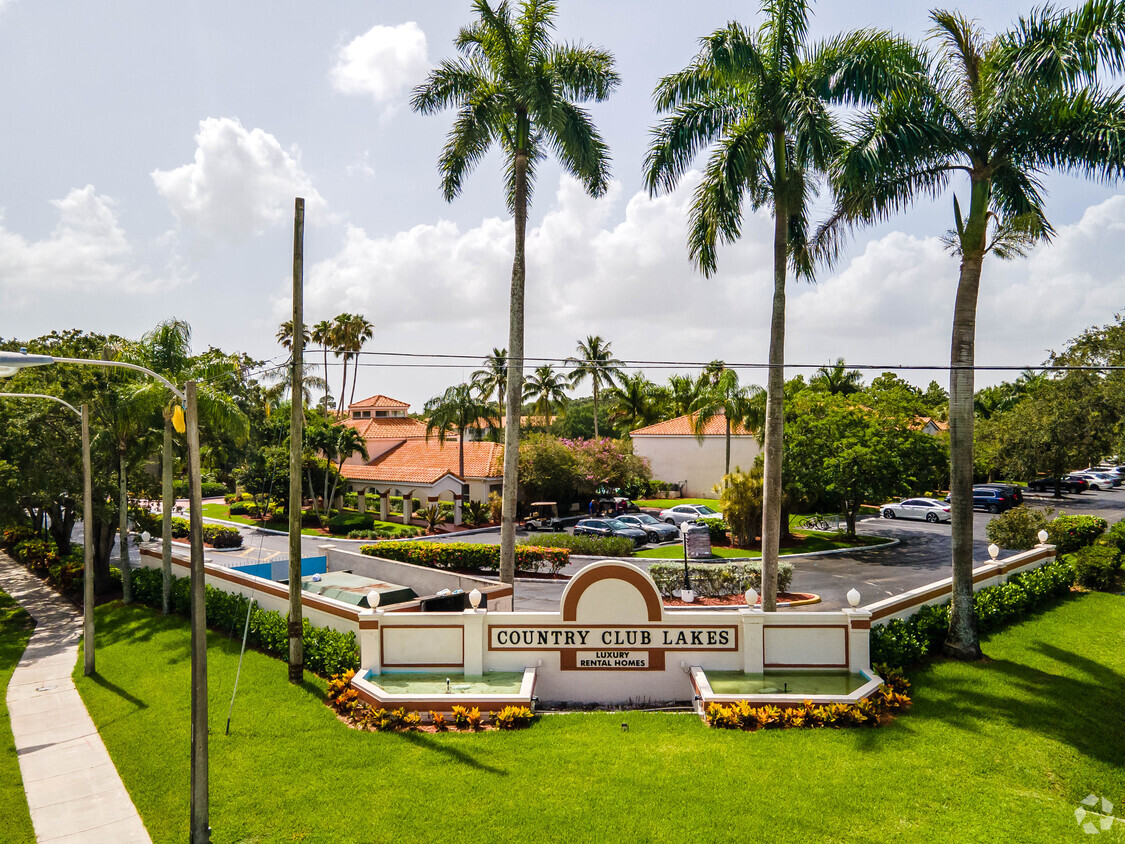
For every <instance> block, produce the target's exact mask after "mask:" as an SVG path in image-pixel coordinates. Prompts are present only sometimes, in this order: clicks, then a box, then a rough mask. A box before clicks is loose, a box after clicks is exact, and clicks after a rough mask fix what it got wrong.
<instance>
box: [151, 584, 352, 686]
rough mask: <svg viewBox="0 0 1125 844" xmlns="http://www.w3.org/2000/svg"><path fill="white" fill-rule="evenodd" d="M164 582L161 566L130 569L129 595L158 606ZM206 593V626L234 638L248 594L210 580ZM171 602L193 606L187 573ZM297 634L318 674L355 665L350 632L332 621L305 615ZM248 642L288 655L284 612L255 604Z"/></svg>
mask: <svg viewBox="0 0 1125 844" xmlns="http://www.w3.org/2000/svg"><path fill="white" fill-rule="evenodd" d="M163 583H164V576H163V573H162V572H161V571H160V569H150V568H141V569H136V570H135V571H134V572H133V596H134V598H135V599H136V600H137V602H138V603H141V604H147V605H148V606H150V607H156V608H160V607H161V605H162V595H163V591H162V590H163ZM206 594H207V598H206V607H207V626H208V627H210V628H212V629H213V630H216V631H219V632H221V633H224V634H226V635H227V636H230V637H231V638H233V639H236V640H237V639H239V638H241V636H242V628H243V625H244V624H245V623H246V604H247V599H246V598H244V597H243V596H242V595H235V594H232V593H230V592H224V591H222V590H221V589H215V588H214V587H211V586H208V587H207V589H206ZM171 607H172V611H173V612H175V613H177V614H179V615H184V616H186V615H188V613H189V611H190V609H191V580H190V578H187V577H175V576H173V578H172V595H171ZM301 638H302V639H303V641H304V643H305V667H306V668H308V669H309V670H310V671H312V672H314V673H316V674H319V675H321V676H322V677H331V676H332V675H333V674H339V673H341V672H343V671H348V670H353V671H354V670H357V669H358V668H359V644H358V643H357V642H356V638H355V634H354V633H341V632H340V631H339V630H333V629H332V628H331V627H314V626H313V625H312V624H310V623H309V620H308V619H307V618H306V619H304V631H303V633H302V635H301ZM246 643H247V644H248V645H249V646H250V647H252V648H255V649H256V650H260V651H262V652H263V653H267V654H269V655H270V656H276V657H278V658H279V659H281V660H282V661H288V656H289V634H288V631H287V628H286V617H285V616H283V615H282V614H281V613H278V612H273V611H270V610H263V609H262V608H261V607H259V606H258V605H257V604H255V605H254V609H253V610H252V611H251V613H250V628H249V632H248V633H247V636H246Z"/></svg>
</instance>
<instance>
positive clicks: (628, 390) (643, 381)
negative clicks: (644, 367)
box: [595, 372, 660, 430]
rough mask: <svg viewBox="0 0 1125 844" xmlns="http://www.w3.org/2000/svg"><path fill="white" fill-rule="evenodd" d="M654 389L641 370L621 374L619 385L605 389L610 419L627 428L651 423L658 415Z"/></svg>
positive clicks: (641, 426) (658, 410)
mask: <svg viewBox="0 0 1125 844" xmlns="http://www.w3.org/2000/svg"><path fill="white" fill-rule="evenodd" d="M656 390H657V387H656V385H655V384H653V383H652V382H651V381H649V380H648V378H646V377H645V374H644V373H643V372H637V373H634V374H633V375H622V376H621V380H620V385H619V386H616V387H611V388H610V389H609V390H607V391H606V397H607V398H608V399H609V407H610V419H612V420H613V421H614V422H624V423H626V424H627V425H628V426H629V430H634V429H636V428H643V427H644V426H645V425H651V424H652V423H653V422H655V421H656V420H657V419H658V418H659V416H660V406H659V404H658V403H657V400H656V396H657V393H656ZM595 418H597V417H595Z"/></svg>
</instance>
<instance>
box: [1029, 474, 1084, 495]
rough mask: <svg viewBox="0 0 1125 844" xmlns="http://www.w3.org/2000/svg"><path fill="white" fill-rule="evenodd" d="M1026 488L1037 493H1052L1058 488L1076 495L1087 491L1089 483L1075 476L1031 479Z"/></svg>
mask: <svg viewBox="0 0 1125 844" xmlns="http://www.w3.org/2000/svg"><path fill="white" fill-rule="evenodd" d="M1027 488H1028V489H1033V490H1036V491H1038V492H1047V491H1048V490H1050V491H1051V492H1054V491H1055V489H1056V488H1058V489H1065V490H1066V491H1067V492H1073V493H1075V494H1076V495H1077V494H1078V493H1080V492H1085V491H1086V490H1088V489H1089V488H1090V482H1089V481H1088V480H1086V479H1085V478H1080V477H1078V476H1077V475H1068V476H1067V477H1065V478H1032V479H1031V480H1030V481H1028V482H1027Z"/></svg>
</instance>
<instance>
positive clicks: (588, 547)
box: [519, 533, 636, 557]
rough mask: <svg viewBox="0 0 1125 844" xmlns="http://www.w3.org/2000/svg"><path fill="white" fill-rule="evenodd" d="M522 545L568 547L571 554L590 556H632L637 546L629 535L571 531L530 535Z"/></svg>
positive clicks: (523, 540)
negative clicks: (591, 534) (591, 533)
mask: <svg viewBox="0 0 1125 844" xmlns="http://www.w3.org/2000/svg"><path fill="white" fill-rule="evenodd" d="M519 544H520V545H533V546H536V547H539V548H566V549H568V550H569V551H570V553H571V554H583V555H586V556H590V557H632V556H633V551H634V550H635V548H636V546H635V545H633V540H631V539H630V538H629V537H627V536H590V535H588V534H584V533H582V534H579V535H578V536H571V535H570V534H569V533H548V534H547V535H545V536H534V537H532V536H529V537H527V539H521V540H520V542H519Z"/></svg>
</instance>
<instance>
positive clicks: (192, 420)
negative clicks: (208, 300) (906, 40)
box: [0, 351, 211, 844]
mask: <svg viewBox="0 0 1125 844" xmlns="http://www.w3.org/2000/svg"><path fill="white" fill-rule="evenodd" d="M55 363H70V364H75V365H78V366H101V367H107V368H115V369H131V370H133V371H134V372H140V373H143V374H145V375H148V376H149V377H151V378H155V379H156V380H157V381H159V382H160V383H162V384H164V386H166V387H167V388H168V389H169V390H171V391H172V392H173V393H174V394H175V396H176V397H177V398H178V399H180V401H182V402H183V403H184V405H185V416H186V423H187V425H186V428H187V447H188V486H189V488H190V496H189V500H190V503H191V513H190V516H191V519H190V525H189V539H190V542H191V545H190V548H191V829H190V836H191V841H192V844H206V842H208V841H210V839H211V828H210V826H209V824H208V800H207V794H208V788H207V611H206V603H205V600H206V596H205V593H204V572H203V490H202V487H201V485H200V475H201V469H200V459H199V415H198V413H197V410H196V383H195V382H194V381H188V382H187V383H186V384H184V389H183V390H182V391H181V390H180V389H178V388H177V387H176V386H175V385H174V384H173V383H172V382H171V381H169V380H168V379H167V378H165V377H164V376H163V375H160V374H158V373H156V372H153V371H152V370H151V369H146V368H145V367H143V366H138V365H137V364H135V363H124V362H123V361H115V360H90V359H86V358H56V357H51V356H50V355H29V354H27V353H25V352H4V351H0V378H5V377H8V376H10V375H15V374H16V373H17V372H18V371H19V370H21V369H26V368H28V367H32V366H47V365H50V364H55ZM165 518H170V514H167V513H166V514H165ZM87 528H88V526H87ZM88 532H89V531H88V530H87V531H86V533H88ZM91 565H92V563H91ZM86 582H87V583H88V584H91V585H90V587H89V588H93V587H92V583H93V579H92V578H90V577H87V578H86ZM89 603H90V604H92V603H93V600H92V599H91V600H90V602H89ZM90 641H91V642H92V641H93V639H92V638H91V640H90Z"/></svg>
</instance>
